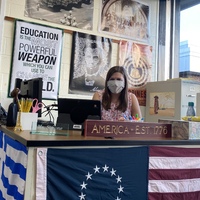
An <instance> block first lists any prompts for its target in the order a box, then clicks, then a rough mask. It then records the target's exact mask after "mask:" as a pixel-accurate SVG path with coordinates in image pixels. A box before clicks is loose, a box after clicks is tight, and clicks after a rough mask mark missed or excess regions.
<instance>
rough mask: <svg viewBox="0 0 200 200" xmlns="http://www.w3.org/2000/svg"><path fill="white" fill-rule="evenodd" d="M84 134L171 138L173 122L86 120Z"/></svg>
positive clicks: (115, 136) (111, 136) (114, 136)
mask: <svg viewBox="0 0 200 200" xmlns="http://www.w3.org/2000/svg"><path fill="white" fill-rule="evenodd" d="M84 125H85V130H84V136H97V137H110V138H119V137H120V138H121V137H124V138H126V137H127V138H128V137H137V138H138V137H139V138H142V137H143V138H151V139H154V138H155V139H162V138H171V127H172V126H171V124H165V123H150V122H129V121H104V120H86V121H85V124H84Z"/></svg>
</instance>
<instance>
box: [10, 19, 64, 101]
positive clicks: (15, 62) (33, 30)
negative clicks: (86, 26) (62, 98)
mask: <svg viewBox="0 0 200 200" xmlns="http://www.w3.org/2000/svg"><path fill="white" fill-rule="evenodd" d="M15 23H16V24H15V27H16V28H15V33H14V34H15V35H14V47H13V54H12V63H11V73H10V84H9V91H10V92H11V91H12V90H13V89H14V87H15V79H16V78H19V79H22V80H29V79H33V78H38V77H39V78H42V79H43V93H42V97H43V98H44V99H57V96H58V88H59V75H60V61H61V51H62V40H63V31H62V30H61V29H55V28H52V27H48V26H43V25H38V24H35V23H28V22H24V21H20V20H17V21H16V22H15ZM10 92H9V94H10Z"/></svg>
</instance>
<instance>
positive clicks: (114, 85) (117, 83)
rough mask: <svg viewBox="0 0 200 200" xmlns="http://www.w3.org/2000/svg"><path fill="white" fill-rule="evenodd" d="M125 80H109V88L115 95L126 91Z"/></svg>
mask: <svg viewBox="0 0 200 200" xmlns="http://www.w3.org/2000/svg"><path fill="white" fill-rule="evenodd" d="M124 85H125V84H124V80H109V81H108V82H107V86H108V88H109V90H110V91H111V92H112V93H114V94H119V93H120V92H121V91H122V90H123V89H124Z"/></svg>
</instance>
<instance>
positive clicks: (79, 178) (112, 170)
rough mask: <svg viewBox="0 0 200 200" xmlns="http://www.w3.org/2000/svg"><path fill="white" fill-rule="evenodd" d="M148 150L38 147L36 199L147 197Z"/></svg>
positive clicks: (125, 199) (130, 199) (124, 199)
mask: <svg viewBox="0 0 200 200" xmlns="http://www.w3.org/2000/svg"><path fill="white" fill-rule="evenodd" d="M148 152H149V150H148V147H134V148H133V147H132V148H131V147H130V148H88V149H51V148H49V149H45V148H39V149H37V184H36V185H37V192H36V199H37V200H46V199H47V200H55V199H58V200H61V199H67V200H68V199H69V200H134V199H135V200H145V199H146V200H147V198H148V190H147V189H148V158H149V156H148ZM45 184H46V186H45ZM45 190H46V191H45Z"/></svg>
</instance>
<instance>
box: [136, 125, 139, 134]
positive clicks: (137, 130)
mask: <svg viewBox="0 0 200 200" xmlns="http://www.w3.org/2000/svg"><path fill="white" fill-rule="evenodd" d="M139 129H140V126H138V125H137V126H136V127H135V134H137V135H139V134H140V132H139Z"/></svg>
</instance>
